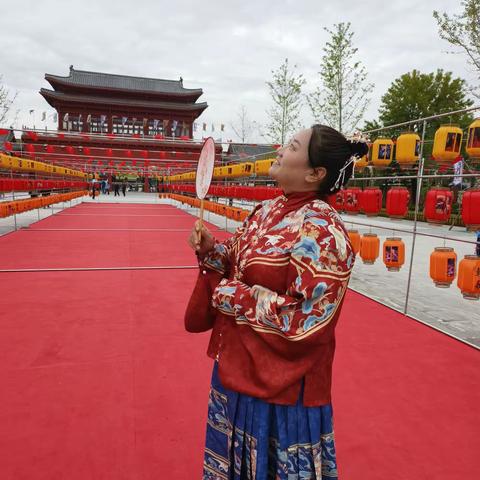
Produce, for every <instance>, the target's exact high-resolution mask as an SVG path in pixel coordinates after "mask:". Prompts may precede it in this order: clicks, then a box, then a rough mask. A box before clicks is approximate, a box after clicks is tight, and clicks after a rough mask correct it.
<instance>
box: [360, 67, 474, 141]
mask: <svg viewBox="0 0 480 480" xmlns="http://www.w3.org/2000/svg"><path fill="white" fill-rule="evenodd" d="M472 104H473V101H472V100H471V99H470V98H468V96H467V85H466V83H465V80H463V79H461V78H453V77H452V73H451V72H444V71H443V70H437V71H436V72H433V73H428V74H427V73H420V72H419V71H418V70H413V71H412V72H409V73H405V74H404V75H402V76H401V77H399V78H397V79H396V80H394V81H393V83H392V84H391V85H390V87H389V89H388V90H387V92H386V93H385V94H384V95H383V96H382V101H381V104H380V108H379V118H378V120H377V121H374V122H367V123H366V124H365V126H364V128H363V130H369V129H371V128H380V127H384V126H385V127H386V126H389V125H394V124H397V123H402V122H407V121H409V120H414V119H416V118H423V117H429V116H433V115H436V114H439V113H446V112H451V111H455V110H462V109H464V108H468V107H470V106H472ZM471 121H472V116H471V115H470V114H469V113H462V114H458V115H452V116H449V117H443V118H440V119H435V120H432V121H429V122H428V124H427V131H426V138H433V134H434V132H435V130H436V129H437V128H438V127H439V126H440V125H441V124H445V123H458V124H459V125H460V126H461V127H462V128H466V127H467V126H468V125H469V124H470V122H471ZM420 127H421V125H412V126H410V127H408V126H406V127H400V128H398V129H396V130H391V129H389V130H386V131H385V134H387V135H388V136H396V135H399V134H400V133H401V132H403V131H405V130H409V129H413V130H416V131H420ZM379 133H380V134H381V133H382V132H379ZM376 136H380V135H379V134H373V135H372V137H376Z"/></svg>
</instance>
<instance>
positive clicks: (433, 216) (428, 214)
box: [423, 187, 453, 223]
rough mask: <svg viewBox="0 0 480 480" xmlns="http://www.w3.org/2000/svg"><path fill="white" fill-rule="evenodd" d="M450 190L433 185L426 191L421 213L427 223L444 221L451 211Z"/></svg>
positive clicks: (451, 197) (447, 218) (451, 196)
mask: <svg viewBox="0 0 480 480" xmlns="http://www.w3.org/2000/svg"><path fill="white" fill-rule="evenodd" d="M452 199H453V195H452V192H451V191H450V190H449V189H448V188H442V187H434V188H431V189H430V190H429V191H428V192H427V197H426V199H425V207H424V210H423V214H424V215H425V219H426V220H427V222H429V223H445V222H447V221H448V220H449V218H450V214H451V213H452Z"/></svg>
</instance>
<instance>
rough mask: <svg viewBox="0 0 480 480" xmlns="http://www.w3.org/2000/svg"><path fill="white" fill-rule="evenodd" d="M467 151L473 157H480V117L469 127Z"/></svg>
mask: <svg viewBox="0 0 480 480" xmlns="http://www.w3.org/2000/svg"><path fill="white" fill-rule="evenodd" d="M467 153H468V155H469V156H470V157H471V158H480V118H477V119H476V120H474V121H473V123H472V124H471V125H470V126H469V127H468V140H467Z"/></svg>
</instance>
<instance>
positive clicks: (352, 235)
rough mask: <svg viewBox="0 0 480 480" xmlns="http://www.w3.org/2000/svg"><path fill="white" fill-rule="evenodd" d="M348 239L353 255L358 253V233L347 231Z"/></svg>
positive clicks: (359, 238)
mask: <svg viewBox="0 0 480 480" xmlns="http://www.w3.org/2000/svg"><path fill="white" fill-rule="evenodd" d="M347 233H348V237H349V238H350V243H351V244H352V248H353V252H354V253H355V255H356V254H357V253H358V252H359V251H360V243H361V237H360V234H359V233H358V230H348V232H347Z"/></svg>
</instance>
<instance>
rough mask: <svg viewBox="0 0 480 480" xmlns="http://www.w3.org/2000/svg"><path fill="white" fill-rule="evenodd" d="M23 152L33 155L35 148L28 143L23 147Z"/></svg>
mask: <svg viewBox="0 0 480 480" xmlns="http://www.w3.org/2000/svg"><path fill="white" fill-rule="evenodd" d="M25 150H26V151H27V152H28V153H33V152H35V147H34V146H33V145H32V144H31V143H28V144H27V145H26V146H25Z"/></svg>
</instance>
